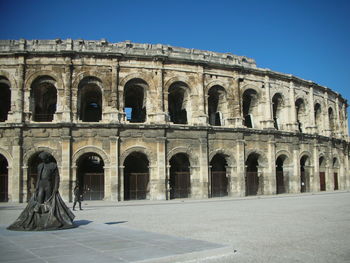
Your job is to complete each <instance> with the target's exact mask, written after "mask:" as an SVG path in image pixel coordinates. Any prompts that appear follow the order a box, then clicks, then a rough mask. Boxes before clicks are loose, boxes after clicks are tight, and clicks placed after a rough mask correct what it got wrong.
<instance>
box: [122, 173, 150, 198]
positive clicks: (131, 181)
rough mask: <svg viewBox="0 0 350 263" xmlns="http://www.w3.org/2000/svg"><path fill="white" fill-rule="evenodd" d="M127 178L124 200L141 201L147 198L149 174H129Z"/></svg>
mask: <svg viewBox="0 0 350 263" xmlns="http://www.w3.org/2000/svg"><path fill="white" fill-rule="evenodd" d="M126 176H127V178H125V188H124V199H125V200H141V199H146V198H147V193H148V183H149V174H148V173H129V174H127V175H126Z"/></svg>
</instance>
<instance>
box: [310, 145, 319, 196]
mask: <svg viewBox="0 0 350 263" xmlns="http://www.w3.org/2000/svg"><path fill="white" fill-rule="evenodd" d="M313 155H314V172H313V173H311V172H310V192H319V191H320V163H319V158H318V149H317V142H316V141H313Z"/></svg>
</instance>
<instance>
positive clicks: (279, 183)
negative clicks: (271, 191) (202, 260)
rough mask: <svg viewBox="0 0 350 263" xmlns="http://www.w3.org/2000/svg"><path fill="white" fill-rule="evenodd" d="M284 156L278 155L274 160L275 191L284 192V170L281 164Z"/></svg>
mask: <svg viewBox="0 0 350 263" xmlns="http://www.w3.org/2000/svg"><path fill="white" fill-rule="evenodd" d="M284 160H285V157H284V156H279V157H278V158H277V160H276V193H277V194H284V193H285V192H286V188H285V184H284V172H283V164H284Z"/></svg>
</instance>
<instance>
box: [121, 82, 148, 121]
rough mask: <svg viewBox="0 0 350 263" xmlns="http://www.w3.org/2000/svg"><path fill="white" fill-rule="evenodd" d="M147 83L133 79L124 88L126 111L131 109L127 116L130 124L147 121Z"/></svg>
mask: <svg viewBox="0 0 350 263" xmlns="http://www.w3.org/2000/svg"><path fill="white" fill-rule="evenodd" d="M147 87H148V85H147V83H146V82H145V81H144V80H142V79H132V80H130V81H128V82H127V83H126V85H125V88H124V107H125V109H124V111H126V109H128V108H129V109H130V111H131V112H130V114H127V120H128V121H129V122H145V121H146V96H145V90H146V89H147Z"/></svg>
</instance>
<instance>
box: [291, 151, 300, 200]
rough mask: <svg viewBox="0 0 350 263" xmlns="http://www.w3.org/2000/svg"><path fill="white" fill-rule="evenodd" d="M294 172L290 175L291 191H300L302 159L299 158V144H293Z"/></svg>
mask: <svg viewBox="0 0 350 263" xmlns="http://www.w3.org/2000/svg"><path fill="white" fill-rule="evenodd" d="M293 148H294V149H293V157H292V158H293V160H292V166H293V173H292V174H291V176H289V192H290V193H295V194H296V193H300V190H301V188H300V183H301V182H300V160H299V149H298V147H297V145H294V146H293Z"/></svg>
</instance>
